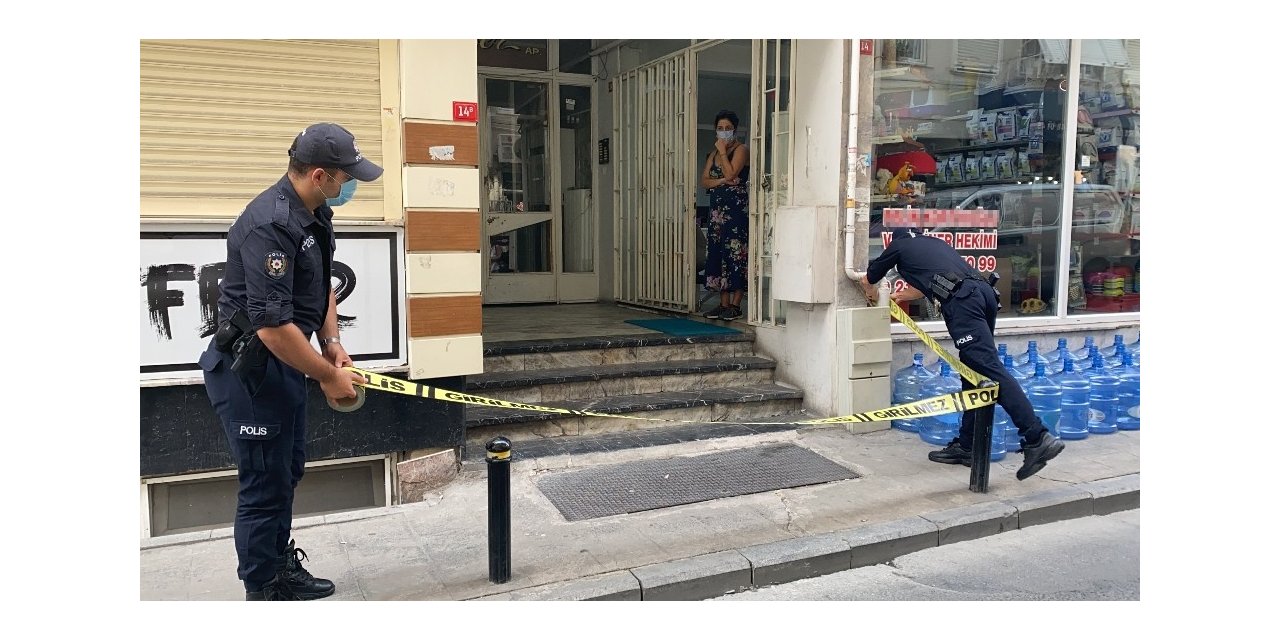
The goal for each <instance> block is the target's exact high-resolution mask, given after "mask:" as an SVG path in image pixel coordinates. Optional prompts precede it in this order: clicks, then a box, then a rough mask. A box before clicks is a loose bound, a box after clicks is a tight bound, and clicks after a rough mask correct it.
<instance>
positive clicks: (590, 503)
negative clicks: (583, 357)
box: [537, 444, 858, 521]
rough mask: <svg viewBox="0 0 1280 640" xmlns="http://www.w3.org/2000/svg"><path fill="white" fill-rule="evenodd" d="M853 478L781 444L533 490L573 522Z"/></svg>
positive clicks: (549, 479) (577, 476)
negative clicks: (538, 492) (544, 496)
mask: <svg viewBox="0 0 1280 640" xmlns="http://www.w3.org/2000/svg"><path fill="white" fill-rule="evenodd" d="M857 477H858V474H856V473H854V472H852V471H850V470H848V469H846V468H844V467H842V466H840V465H838V464H836V463H834V462H832V461H830V460H828V459H826V458H824V457H822V456H820V455H818V454H816V453H814V452H812V451H810V450H808V449H805V448H803V447H797V446H795V445H793V444H780V445H769V446H763V447H753V448H749V449H737V450H733V451H723V452H719V453H711V454H706V455H700V456H693V457H687V458H665V459H662V460H641V461H637V462H626V463H622V464H614V465H606V466H601V467H593V468H591V469H583V470H581V471H568V472H565V473H559V474H554V475H548V476H546V477H544V478H542V479H541V480H539V481H538V483H537V485H538V489H540V490H541V491H542V493H543V494H544V495H546V496H547V498H548V499H549V500H551V503H552V504H554V505H555V506H556V508H557V509H559V510H560V513H561V514H562V515H564V517H565V519H566V520H569V521H574V520H587V519H590V518H602V517H605V516H614V515H618V514H620V513H636V512H638V511H648V510H650V509H662V508H665V507H674V506H677V505H682V504H690V503H693V502H702V501H704V500H715V499H716V498H728V497H730V496H742V495H748V494H752V493H761V492H763V491H775V490H777V489H789V488H791V487H803V486H805V485H811V484H821V483H824V482H835V481H836V480H849V479H852V478H857Z"/></svg>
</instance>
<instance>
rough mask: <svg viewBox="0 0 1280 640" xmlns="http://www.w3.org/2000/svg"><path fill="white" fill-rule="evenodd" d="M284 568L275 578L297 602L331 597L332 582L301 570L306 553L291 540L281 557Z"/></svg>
mask: <svg viewBox="0 0 1280 640" xmlns="http://www.w3.org/2000/svg"><path fill="white" fill-rule="evenodd" d="M282 558H283V560H284V566H283V567H281V568H280V570H279V572H278V573H277V574H276V578H277V579H278V580H279V581H281V582H282V583H284V585H285V587H286V588H288V590H289V591H290V592H291V593H293V594H294V595H296V596H297V599H298V600H319V599H320V598H327V597H329V596H331V595H333V592H334V586H333V582H331V581H329V580H325V579H324V578H317V577H315V576H313V575H311V572H310V571H307V570H306V569H304V568H302V561H303V560H306V559H307V552H306V551H303V550H302V549H298V548H295V547H294V546H293V540H290V541H289V546H288V547H285V550H284V554H283V555H282Z"/></svg>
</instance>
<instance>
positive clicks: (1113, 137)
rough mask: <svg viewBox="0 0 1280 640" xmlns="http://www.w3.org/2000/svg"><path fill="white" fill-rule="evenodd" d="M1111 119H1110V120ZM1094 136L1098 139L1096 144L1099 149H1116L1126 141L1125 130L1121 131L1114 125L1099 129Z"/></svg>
mask: <svg viewBox="0 0 1280 640" xmlns="http://www.w3.org/2000/svg"><path fill="white" fill-rule="evenodd" d="M1109 119H1110V118H1108V120H1109ZM1094 135H1095V136H1096V137H1097V141H1096V144H1097V145H1098V148H1099V149H1106V148H1108V147H1115V146H1118V145H1119V144H1120V143H1121V142H1123V141H1124V140H1123V137H1124V133H1123V130H1121V129H1120V127H1118V126H1114V125H1112V126H1106V127H1098V128H1097V129H1095V130H1094Z"/></svg>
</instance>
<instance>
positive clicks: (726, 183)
mask: <svg viewBox="0 0 1280 640" xmlns="http://www.w3.org/2000/svg"><path fill="white" fill-rule="evenodd" d="M737 132H738V115H737V114H735V113H734V112H732V111H721V112H720V113H717V114H716V148H715V150H713V151H712V152H711V153H710V154H708V155H707V163H706V166H704V167H703V168H702V186H703V187H704V188H706V189H707V193H708V195H710V197H711V215H710V219H709V220H708V223H707V264H706V269H705V273H706V277H707V289H708V290H710V291H719V292H720V306H718V307H716V308H715V309H713V310H711V311H708V312H706V313H704V314H702V315H703V316H704V317H707V318H719V319H721V320H737V319H738V318H741V317H742V308H741V304H742V294H743V293H744V292H745V291H746V290H747V194H748V191H747V174H748V171H747V168H748V167H749V166H750V164H751V154H750V152H748V150H747V146H746V145H744V144H742V143H740V142H738V140H737V138H736V137H735V135H736V134H737Z"/></svg>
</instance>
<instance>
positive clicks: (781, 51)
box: [747, 40, 795, 325]
mask: <svg viewBox="0 0 1280 640" xmlns="http://www.w3.org/2000/svg"><path fill="white" fill-rule="evenodd" d="M791 45H792V43H791V41H790V40H755V41H753V43H752V61H751V115H752V118H753V121H752V126H751V208H750V216H749V220H750V227H749V230H748V233H749V236H750V243H751V258H750V268H749V270H748V272H749V273H750V275H751V286H750V287H749V289H748V293H749V294H750V295H748V296H747V303H748V305H747V319H748V320H749V321H750V322H752V323H753V324H757V323H758V324H764V325H782V324H786V314H785V311H784V308H783V305H782V301H780V300H775V299H774V297H773V294H774V291H773V256H774V248H773V231H774V227H775V225H776V223H777V213H778V207H779V206H782V205H786V204H790V203H791V189H790V187H791V164H792V163H791V152H792V147H793V142H792V140H793V136H792V135H791V131H792V129H793V123H794V116H793V111H792V109H791V96H792V78H794V77H795V72H794V71H795V70H794V66H795V56H794V55H793V54H792V51H793V49H792V46H791Z"/></svg>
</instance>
